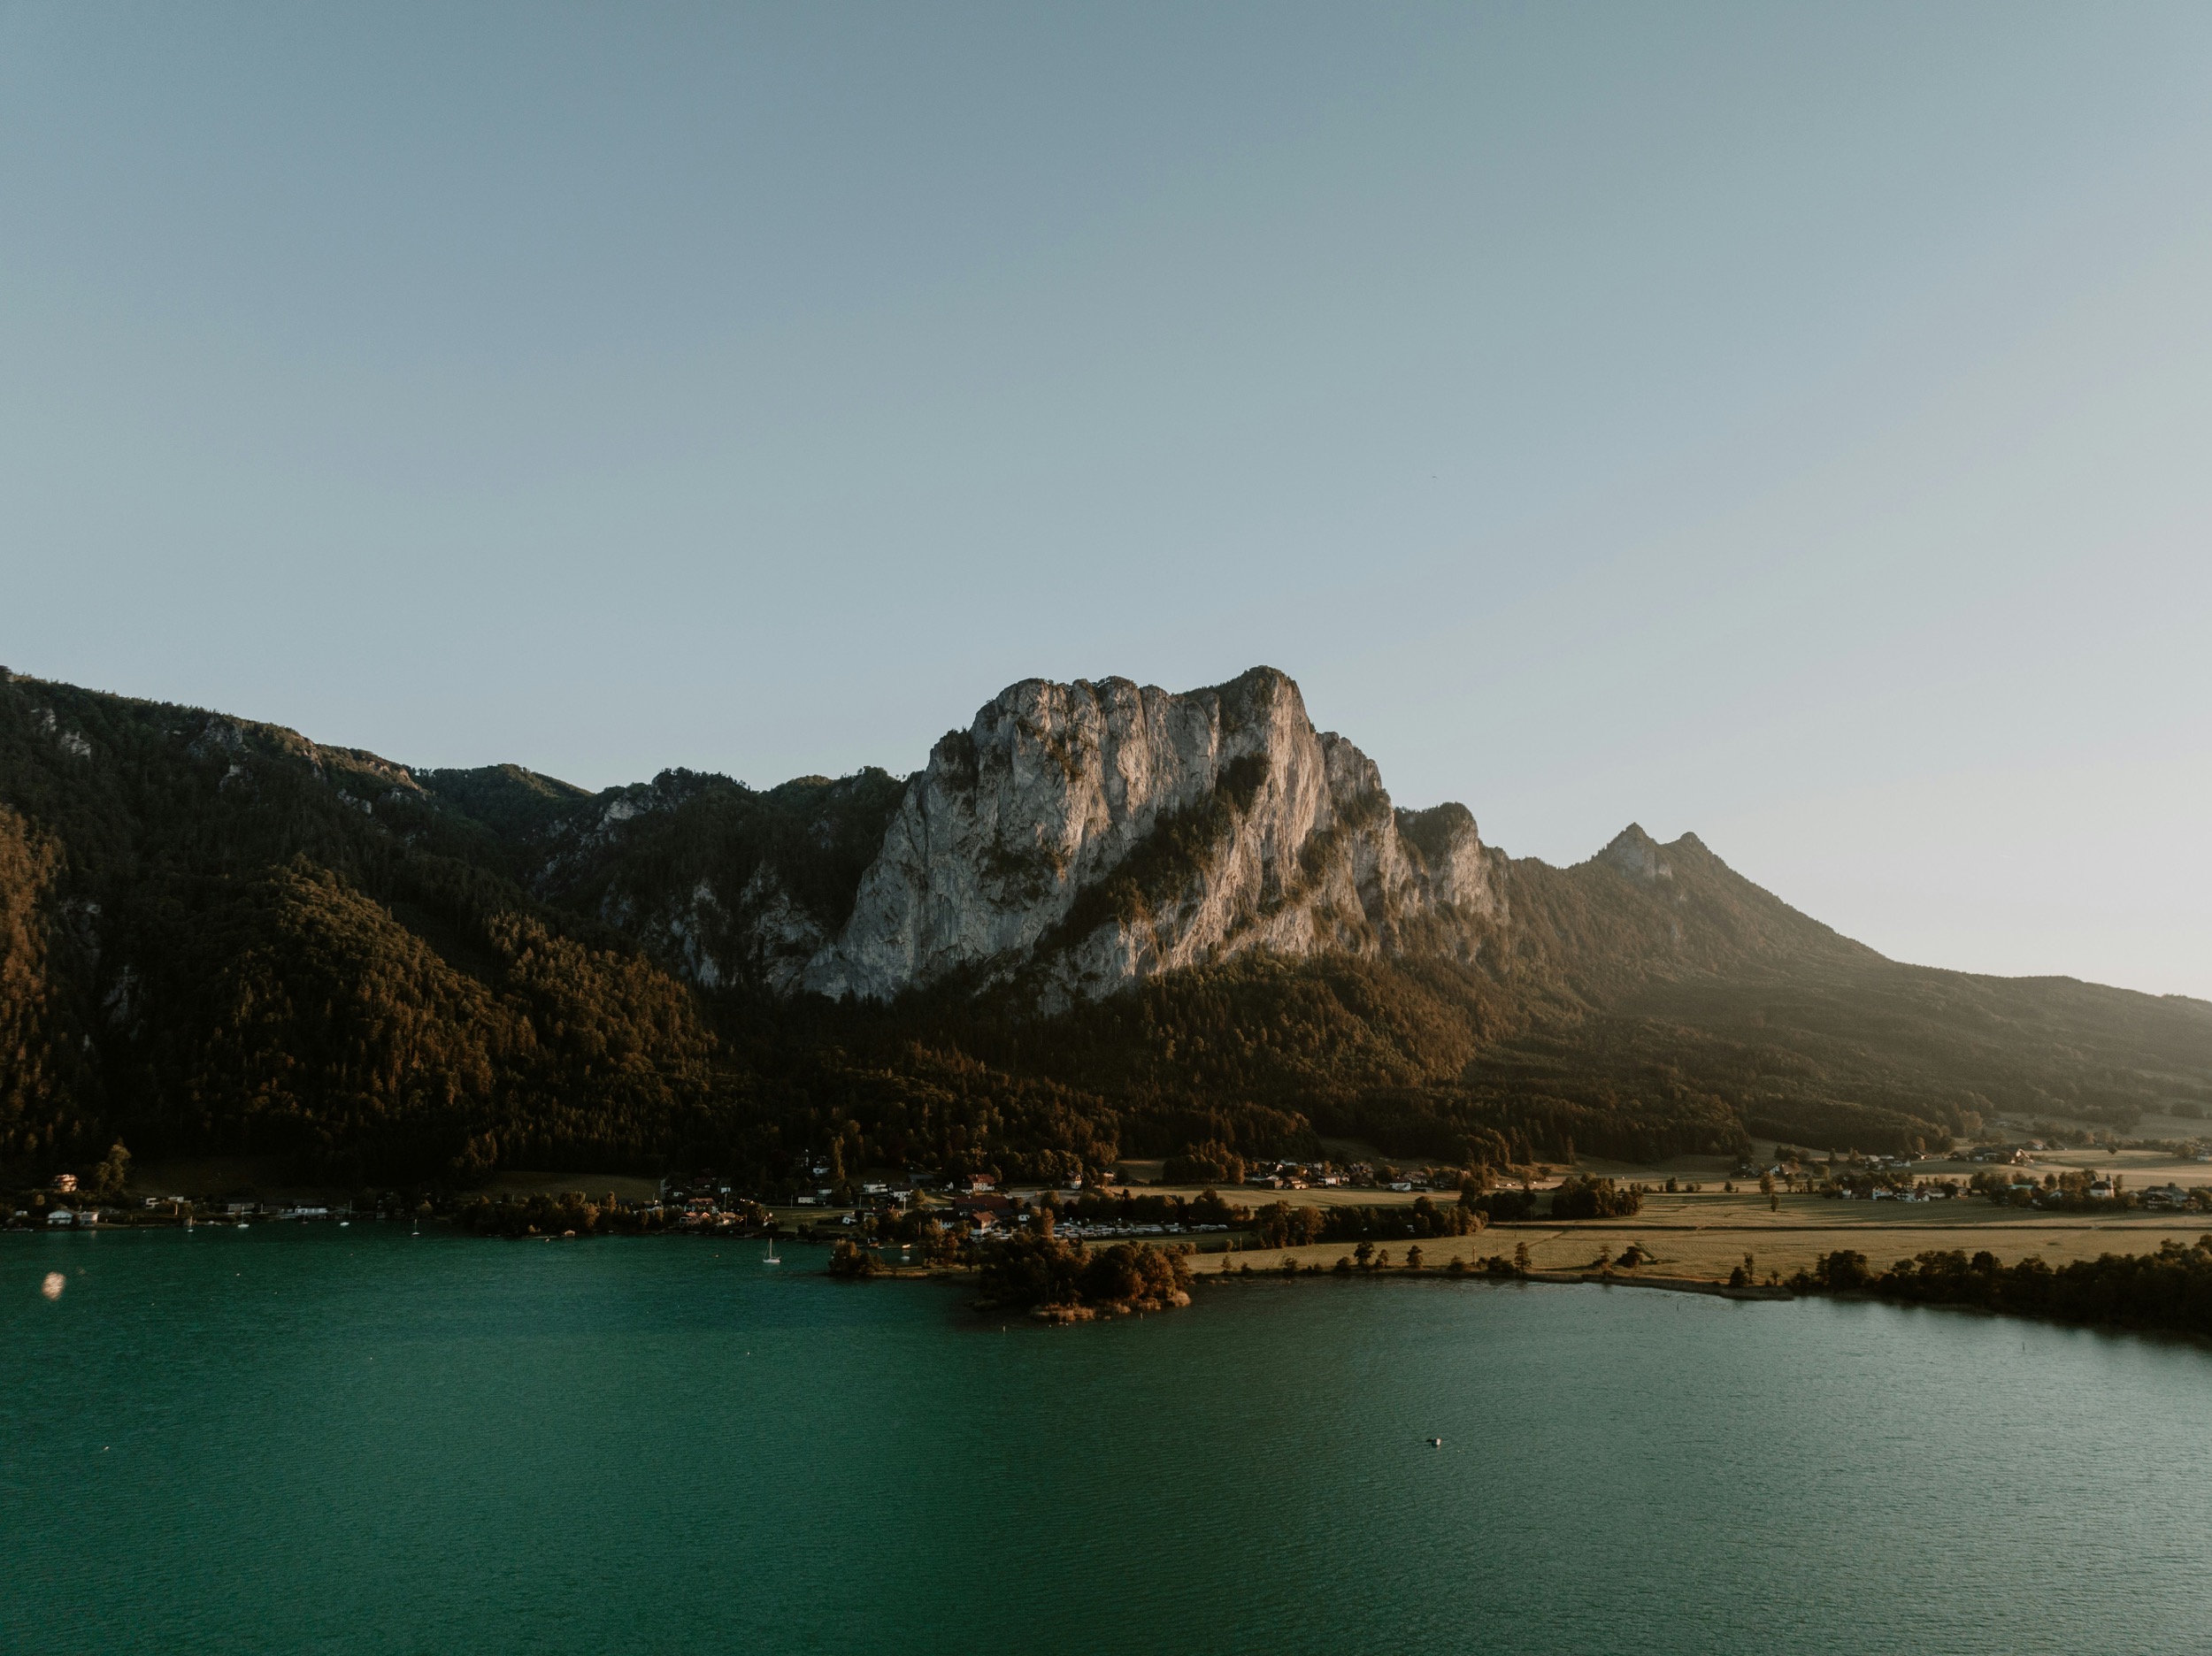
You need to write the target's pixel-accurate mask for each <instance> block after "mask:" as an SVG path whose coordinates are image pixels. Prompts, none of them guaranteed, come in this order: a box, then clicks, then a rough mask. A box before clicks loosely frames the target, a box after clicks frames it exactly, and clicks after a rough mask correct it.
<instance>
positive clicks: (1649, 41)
mask: <svg viewBox="0 0 2212 1656" xmlns="http://www.w3.org/2000/svg"><path fill="white" fill-rule="evenodd" d="M2208 86H2212V7H2206V6H2204V5H2202V4H2176V5H2154V4H2140V5H2137V4H2116V5H2108V6H2097V7H2088V6H2081V5H2078V4H2069V5H2061V6H2047V5H2037V4H2023V3H2021V0H2008V3H2007V4H2001V5H1987V6H1981V5H1974V4H1947V5H1944V6H1941V7H1930V6H1925V5H1921V4H1906V5H1886V4H1852V5H1849V6H1840V5H1838V6H1827V7H1814V6H1789V7H1777V6H1769V5H1761V4H1736V5H1710V4H1670V5H1666V6H1652V5H1647V4H1620V5H1607V4H1583V5H1575V6H1557V5H1482V4H1461V5H1409V6H1394V5H1386V4H1372V5H1360V6H1341V5H1337V6H1303V5H1298V4H1283V3H1280V0H1271V3H1270V4H1256V5H1240V4H1208V5H1205V6H1190V5H1187V4H1176V5H1157V6H1149V5H1144V4H1114V5H1111V6H1104V5H1095V6H1052V7H1037V6H1017V5H998V6H993V5H959V4H939V5H929V4H913V5H900V6H891V5H874V6H856V5H840V4H818V5H811V6H806V7H795V6H772V7H768V6H764V7H745V6H739V5H716V6H684V5H657V6H656V5H637V6H621V7H618V6H611V5H603V6H572V5H557V4H528V5H515V6H502V5H493V4H475V5H471V4H425V5H410V4H400V3H397V0H393V3H388V4H380V5H377V6H373V7H353V8H340V7H324V8H311V7H300V6H293V5H275V4H273V5H266V6H237V5H227V4H220V3H219V0H211V3H209V4H198V5H195V6H192V7H179V6H174V5H169V4H149V5H118V4H97V3H96V0H69V3H68V4H20V3H14V0H0V662H5V663H7V664H8V665H9V666H11V667H12V668H13V669H14V670H16V671H19V672H26V673H31V674H35V675H37V676H39V677H43V678H58V679H64V680H67V681H70V682H73V683H78V684H83V685H88V686H94V687H96V688H101V689H106V690H112V691H118V692H122V693H126V694H133V695H139V696H146V697H152V698H157V699H159V700H164V701H181V702H186V703H190V704H195V705H199V706H207V707H215V708H220V709H225V710H227V711H231V712H234V713H238V714H242V715H245V716H249V717H257V718H263V719H267V720H271V721H273V722H276V723H280V724H288V725H291V726H294V727H296V728H297V729H300V730H303V731H304V732H307V733H308V734H310V735H311V736H312V737H314V738H316V739H317V740H322V741H326V742H330V743H334V744H340V745H345V746H352V747H367V748H372V749H373V750H375V751H377V752H380V753H382V754H385V755H389V756H391V757H393V758H395V759H397V760H400V761H402V762H403V763H412V764H417V765H466V764H480V763H491V762H495V761H513V762H517V763H523V764H526V765H529V766H531V767H533V768H534V769H537V770H543V771H547V772H549V773H551V774H554V775H558V776H563V777H566V778H570V779H572V780H573V781H576V782H580V783H582V784H584V785H586V786H606V785H611V784H613V783H617V782H623V781H629V780H634V779H642V778H647V777H649V776H651V775H652V774H653V773H654V772H655V771H657V770H659V769H661V768H663V767H664V766H669V765H687V766H690V767H692V768H695V769H702V770H722V771H726V772H728V773H729V774H732V775H733V776H737V777H739V778H743V779H745V780H748V781H750V782H753V783H756V784H769V783H773V782H775V781H778V780H780V779H782V778H786V777H789V776H793V775H799V774H806V773H816V772H819V773H830V774H836V773H841V772H843V771H847V770H852V769H855V768H856V767H858V766H860V765H863V764H870V763H873V764H880V765H883V766H885V767H887V768H888V769H890V770H894V771H895V772H903V771H906V770H912V769H914V768H916V767H918V765H919V764H920V763H922V762H923V760H924V758H925V757H926V753H927V750H928V747H929V745H930V743H931V742H932V741H933V740H935V739H936V737H937V736H938V735H940V734H941V733H942V732H944V731H945V730H947V729H949V728H953V727H955V726H963V725H965V724H967V723H968V721H969V719H970V718H971V717H972V714H973V711H974V709H976V708H977V707H978V706H979V705H980V704H981V703H982V702H984V701H987V699H988V698H989V697H990V696H992V695H993V694H995V693H996V692H997V690H998V689H999V688H1000V687H1001V686H1004V685H1006V684H1008V683H1010V682H1012V681H1014V680H1016V679H1018V678H1026V677H1031V676H1046V677H1051V678H1077V677H1087V678H1100V677H1103V676H1106V675H1109V674H1120V675H1123V676H1125V677H1129V678H1136V679H1138V680H1140V681H1142V682H1147V683H1156V684H1160V685H1163V686H1166V687H1168V688H1170V689H1181V688H1188V687H1192V686H1200V685H1205V684H1211V683H1216V682H1218V681H1220V680H1222V679H1225V678H1230V677H1232V676H1233V675H1234V674H1235V673H1237V672H1239V671H1241V670H1243V669H1244V668H1246V667H1248V666H1251V665H1254V664H1256V663H1267V664H1270V665H1272V666H1276V667H1279V668H1281V669H1283V670H1284V671H1287V672H1289V673H1291V674H1292V675H1293V676H1294V677H1295V678H1297V679H1298V680H1299V682H1300V684H1301V685H1302V687H1303V689H1304V692H1305V694H1306V699H1307V703H1308V706H1309V709H1310V711H1311V712H1312V714H1313V717H1314V718H1315V720H1316V722H1317V724H1321V725H1323V726H1324V727H1325V728H1331V729H1335V730H1339V731H1341V732H1344V733H1345V734H1346V735H1348V736H1349V737H1351V738H1352V739H1353V740H1355V741H1356V742H1357V743H1359V744H1360V745H1361V746H1362V747H1364V748H1365V749H1366V750H1367V751H1368V752H1369V753H1370V754H1371V755H1373V756H1374V757H1375V759H1376V760H1377V762H1378V763H1379V764H1380V766H1381V768H1382V772H1383V776H1384V779H1385V781H1386V784H1387V785H1388V786H1389V787H1390V788H1391V791H1392V793H1393V794H1394V797H1395V798H1396V799H1397V801H1399V802H1400V803H1401V804H1404V805H1411V806H1420V805H1427V804H1432V803H1434V802H1436V801H1440V800H1443V799H1457V800H1461V801H1464V802H1466V803H1467V804H1468V805H1469V806H1470V807H1471V809H1473V810H1474V812H1475V814H1476V816H1477V817H1478V819H1479V822H1480V824H1481V825H1482V829H1483V832H1484V835H1485V838H1486V839H1487V840H1488V841H1489V842H1491V843H1493V844H1495V845H1502V846H1503V847H1505V848H1506V849H1508V850H1509V851H1510V852H1512V853H1514V854H1515V855H1536V856H1541V857H1543V858H1545V859H1547V860H1548V861H1551V862H1561V863H1565V862H1577V861H1579V860H1581V859H1582V858H1584V857H1586V856H1588V855H1591V854H1592V853H1593V852H1594V851H1595V850H1596V849H1597V848H1598V847H1601V845H1603V844H1604V843H1605V841H1606V840H1607V839H1609V838H1610V837H1611V836H1612V835H1613V834H1614V833H1615V832H1617V831H1618V830H1619V829H1620V828H1621V827H1622V826H1623V825H1624V824H1626V823H1628V822H1630V821H1632V820H1634V821H1638V822H1640V823H1641V824H1643V825H1644V826H1645V827H1646V828H1647V830H1649V831H1650V832H1653V833H1655V834H1656V835H1658V836H1659V837H1661V838H1662V839H1671V838H1672V837H1674V836H1675V835H1677V834H1679V833H1682V832H1696V833H1697V834H1698V835H1699V836H1700V838H1701V839H1703V840H1705V842H1706V843H1707V844H1709V846H1711V847H1713V848H1714V850H1716V851H1717V852H1718V853H1719V854H1720V855H1722V856H1723V857H1724V859H1726V860H1727V861H1728V862H1730V863H1731V864H1732V866H1734V867H1735V868H1737V869H1739V870H1741V871H1742V872H1744V873H1745V874H1747V875H1748V876H1749V877H1750V878H1754V879H1755V880H1757V881H1758V882H1759V883H1761V884H1762V885H1765V886H1767V887H1768V888H1770V890H1773V891H1775V892H1777V893H1779V894H1781V895H1782V896H1784V897H1785V898H1786V899H1787V900H1788V901H1791V902H1793V903H1794V904H1795V905H1797V906H1798V907H1799V908H1802V909H1805V910H1806V911H1807V912H1809V913H1811V914H1813V915H1815V916H1818V917H1820V918H1822V919H1824V920H1825V921H1827V922H1829V923H1830V924H1833V925H1835V926H1836V927H1838V928H1839V930H1841V931H1845V932H1847V933H1848V934H1850V935H1852V936H1855V937H1857V938H1860V939H1863V940H1864V941H1866V942H1868V943H1870V944H1872V945H1873V946H1874V947H1878V948H1879V949H1882V950H1883V951H1884V952H1886V953H1887V954H1892V955H1894V956H1897V957H1899V958H1902V959H1907V960H1912V961H1918V962H1927V963H1931V964H1937V965H1944V966H1952V967H1958V968H1962V969H1967V970H1978V971H1990V972H2001V973H2064V974H2068V975H2072V976H2078V977H2088V978H2092V979H2096V980H2101V981H2105V982H2110V983H2116V984H2122V985H2128V986H2131V987H2135V988H2140V989H2145V990H2150V991H2154V992H2156V993H2189V994H2194V995H2198V996H2203V997H2207V998H2212V855H2208V850H2212V847H2208V844H2207V841H2208V830H2212V648H2208V635H2212V303H2208V295H2212V96H2207V88H2208Z"/></svg>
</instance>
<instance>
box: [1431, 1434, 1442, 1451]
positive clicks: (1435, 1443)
mask: <svg viewBox="0 0 2212 1656" xmlns="http://www.w3.org/2000/svg"><path fill="white" fill-rule="evenodd" d="M1428 1445H1429V1447H1430V1448H1432V1449H1441V1448H1442V1447H1443V1446H1444V1440H1443V1439H1442V1438H1441V1437H1432V1438H1430V1439H1429V1440H1428Z"/></svg>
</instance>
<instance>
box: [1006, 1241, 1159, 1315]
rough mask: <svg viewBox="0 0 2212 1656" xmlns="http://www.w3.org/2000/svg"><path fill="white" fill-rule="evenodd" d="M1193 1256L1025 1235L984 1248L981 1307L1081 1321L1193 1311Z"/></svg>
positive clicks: (1130, 1244) (1137, 1245) (1129, 1245)
mask: <svg viewBox="0 0 2212 1656" xmlns="http://www.w3.org/2000/svg"><path fill="white" fill-rule="evenodd" d="M1189 1253H1190V1249H1189V1248H1188V1246H1186V1245H1181V1244H1178V1245H1176V1246H1171V1247H1165V1248H1158V1247H1148V1246H1144V1245H1143V1244H1141V1243H1135V1242H1118V1243H1116V1244H1114V1245H1113V1246H1110V1247H1103V1248H1092V1247H1088V1246H1085V1245H1084V1244H1083V1243H1080V1242H1065V1241H1062V1240H1061V1239H1060V1238H1056V1237H1051V1236H1046V1235H1042V1234H1041V1233H1039V1232H1035V1231H1030V1232H1026V1233H1024V1234H1021V1235H1017V1236H1011V1237H1008V1238H1004V1239H1003V1240H995V1241H990V1242H987V1243H985V1244H983V1246H982V1250H981V1269H980V1286H981V1288H982V1298H981V1299H979V1301H978V1304H979V1307H983V1308H985V1309H990V1310H1008V1311H1025V1312H1029V1313H1031V1314H1033V1315H1039V1314H1041V1315H1043V1316H1044V1317H1045V1318H1047V1319H1048V1320H1053V1321H1079V1320H1083V1319H1087V1318H1089V1317H1092V1316H1096V1315H1117V1314H1119V1313H1122V1312H1129V1311H1164V1310H1167V1309H1169V1308H1171V1307H1179V1306H1187V1305H1188V1304H1189V1303H1190V1292H1189V1289H1190V1266H1189V1264H1188V1263H1187V1260H1188V1257H1189Z"/></svg>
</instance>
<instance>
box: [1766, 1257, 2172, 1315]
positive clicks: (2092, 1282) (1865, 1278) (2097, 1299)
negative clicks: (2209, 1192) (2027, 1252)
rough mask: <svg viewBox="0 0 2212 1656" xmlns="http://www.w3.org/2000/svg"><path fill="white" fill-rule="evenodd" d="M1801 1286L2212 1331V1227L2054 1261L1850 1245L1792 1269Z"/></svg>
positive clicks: (2013, 1311)
mask: <svg viewBox="0 0 2212 1656" xmlns="http://www.w3.org/2000/svg"><path fill="white" fill-rule="evenodd" d="M1789 1285H1790V1287H1791V1288H1793V1289H1794V1290H1795V1291H1796V1292H1800V1293H1864V1294H1871V1295H1874V1296H1876V1297H1878V1298H1880V1299H1896V1300H1901V1301H1904V1302H1906V1303H1909V1304H1913V1305H1956V1306H1976V1307H1981V1308H1982V1309H1984V1310H1988V1311H2001V1312H2005V1313H2008V1314H2009V1315H2015V1316H2032V1317H2045V1318H2048V1319H2051V1320H2053V1321H2055V1322H2083V1323H2092V1324H2099V1325H2103V1326H2108V1327H2115V1328H2129V1329H2149V1330H2166V1331H2169V1332H2172V1333H2178V1334H2198V1335H2206V1334H2212V1235H2206V1236H2201V1237H2199V1238H2197V1240H2196V1242H2195V1243H2194V1244H2193V1245H2192V1244H2184V1243H2181V1242H2177V1241H2172V1240H2169V1241H2167V1242H2165V1243H2163V1244H2162V1245H2161V1246H2160V1247H2159V1249H2158V1251H2157V1252H2156V1253H2106V1254H2102V1255H2100V1256H2099V1257H2098V1258H2096V1259H2093V1260H2075V1261H2070V1263H2068V1264H2065V1265H2060V1266H2055V1267H2054V1266H2052V1265H2050V1264H2048V1263H2047V1262H2046V1261H2044V1260H2042V1259H2040V1258H2039V1257H2036V1256H2033V1255H2031V1256H2030V1257H2028V1258H2026V1259H2024V1260H2021V1261H2018V1262H2016V1263H2015V1264H2012V1265H2001V1264H2000V1263H1998V1261H1997V1259H1996V1256H1995V1255H1993V1254H1992V1253H1986V1252H1984V1253H1976V1254H1975V1255H1973V1257H1972V1258H1969V1257H1968V1256H1967V1255H1966V1253H1964V1252H1963V1251H1962V1250H1958V1249H1953V1250H1951V1251H1949V1252H1940V1251H1931V1252H1929V1253H1921V1254H1917V1255H1916V1256H1915V1257H1914V1258H1912V1259H1909V1260H1899V1261H1897V1262H1896V1263H1895V1264H1893V1265H1892V1266H1891V1267H1890V1268H1889V1269H1887V1270H1880V1271H1878V1270H1876V1269H1873V1268H1872V1267H1871V1266H1870V1265H1869V1264H1868V1263H1867V1259H1866V1255H1865V1254H1863V1253H1858V1252H1856V1251H1855V1250H1852V1249H1843V1250H1840V1251H1839V1252H1837V1253H1829V1254H1825V1255H1824V1256H1823V1257H1822V1258H1821V1259H1820V1261H1818V1263H1816V1265H1815V1266H1814V1267H1813V1269H1811V1270H1809V1271H1800V1272H1798V1273H1797V1275H1796V1276H1793V1277H1792V1278H1791V1280H1790V1284H1789Z"/></svg>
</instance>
